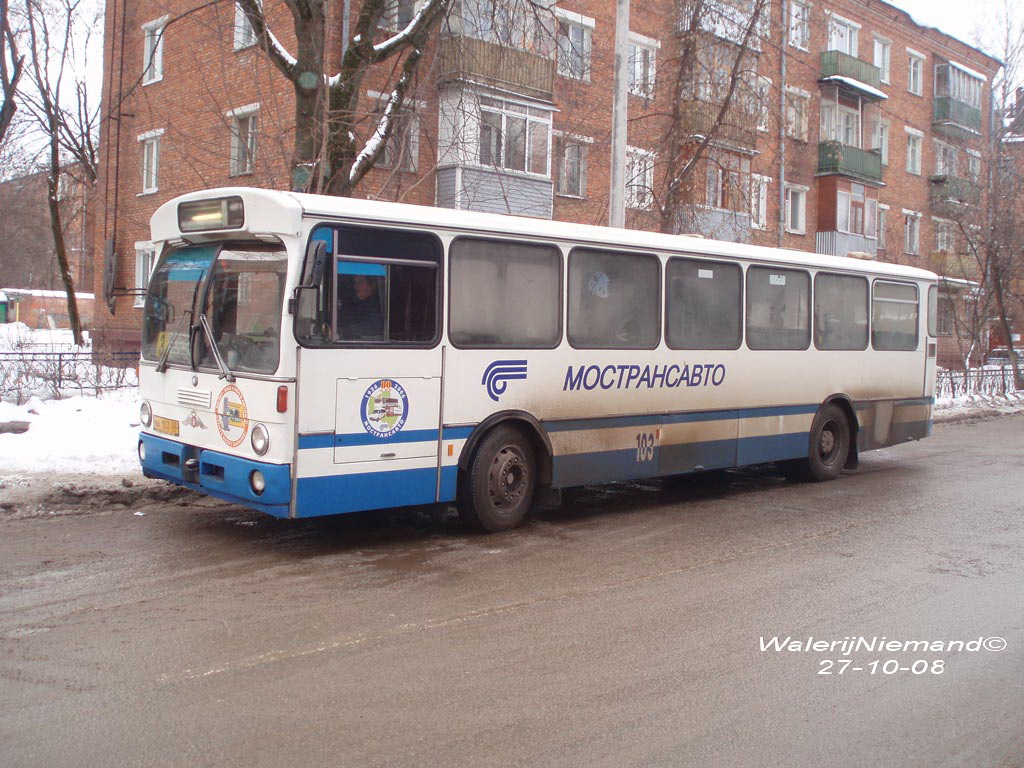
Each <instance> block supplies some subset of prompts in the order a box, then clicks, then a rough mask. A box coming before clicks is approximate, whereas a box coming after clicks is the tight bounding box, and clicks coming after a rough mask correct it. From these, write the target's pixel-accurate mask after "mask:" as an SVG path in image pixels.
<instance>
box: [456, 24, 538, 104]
mask: <svg viewBox="0 0 1024 768" xmlns="http://www.w3.org/2000/svg"><path fill="white" fill-rule="evenodd" d="M440 72H441V75H440V77H441V82H442V83H444V82H452V81H457V80H472V81H475V82H483V83H486V84H488V85H492V86H494V87H496V88H502V89H505V90H509V91H514V92H516V93H520V94H523V95H524V96H532V97H534V98H537V99H543V100H545V101H551V99H552V94H553V91H554V84H555V61H554V59H550V58H547V57H545V56H540V55H538V54H536V53H531V52H529V51H524V50H521V49H519V48H511V47H509V46H504V45H498V44H497V43H491V42H488V41H486V40H478V39H476V38H474V37H467V36H462V35H455V36H451V37H445V38H442V40H441V68H440Z"/></svg>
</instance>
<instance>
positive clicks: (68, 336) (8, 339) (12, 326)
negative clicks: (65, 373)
mask: <svg viewBox="0 0 1024 768" xmlns="http://www.w3.org/2000/svg"><path fill="white" fill-rule="evenodd" d="M82 336H83V338H84V339H85V345H84V346H81V347H76V346H75V337H74V334H72V333H71V329H70V328H54V329H50V328H37V329H32V328H29V327H28V326H27V325H25V324H24V323H0V352H14V351H17V350H21V349H26V348H36V347H50V348H58V347H59V348H61V349H62V350H64V351H71V350H75V351H79V352H88V351H89V350H91V349H92V341H91V339H90V338H89V332H88V331H84V332H83V333H82Z"/></svg>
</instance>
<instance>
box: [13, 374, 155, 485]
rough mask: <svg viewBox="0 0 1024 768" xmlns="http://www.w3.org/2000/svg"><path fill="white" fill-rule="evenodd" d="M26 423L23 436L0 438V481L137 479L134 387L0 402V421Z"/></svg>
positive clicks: (137, 420)
mask: <svg viewBox="0 0 1024 768" xmlns="http://www.w3.org/2000/svg"><path fill="white" fill-rule="evenodd" d="M18 421H21V422H26V421H27V422H29V428H28V431H27V432H24V433H22V434H0V477H2V476H10V475H19V474H25V473H28V474H37V473H60V474H97V475H123V476H131V477H136V476H137V477H141V476H142V473H141V471H140V470H139V458H138V454H137V453H136V445H137V443H138V440H139V395H138V390H136V389H125V390H117V391H114V392H108V393H105V394H104V395H103V396H102V397H101V398H97V397H69V398H66V399H64V400H48V401H42V400H39V399H38V398H32V399H31V400H29V401H28V402H27V403H25V404H24V405H12V404H10V403H5V402H0V423H3V422H18Z"/></svg>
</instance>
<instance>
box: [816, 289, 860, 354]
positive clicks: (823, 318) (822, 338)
mask: <svg viewBox="0 0 1024 768" xmlns="http://www.w3.org/2000/svg"><path fill="white" fill-rule="evenodd" d="M814 346H816V347H817V348H818V349H847V350H855V349H867V348H868V281H867V280H865V279H864V278H863V277H854V276H852V275H829V274H825V273H819V274H818V275H817V276H815V278H814Z"/></svg>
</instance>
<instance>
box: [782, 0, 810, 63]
mask: <svg viewBox="0 0 1024 768" xmlns="http://www.w3.org/2000/svg"><path fill="white" fill-rule="evenodd" d="M812 7H813V5H812V4H811V3H808V2H804V0H790V3H789V24H788V34H787V37H788V38H789V44H790V45H791V46H793V47H794V48H799V49H800V50H801V51H809V50H810V49H811V8H812ZM801 10H802V11H803V13H802V14H801V13H800V11H801Z"/></svg>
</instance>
